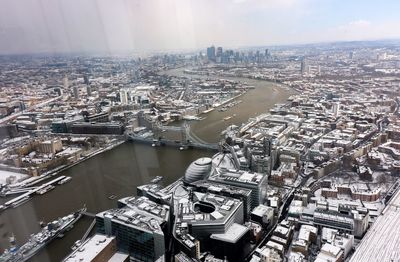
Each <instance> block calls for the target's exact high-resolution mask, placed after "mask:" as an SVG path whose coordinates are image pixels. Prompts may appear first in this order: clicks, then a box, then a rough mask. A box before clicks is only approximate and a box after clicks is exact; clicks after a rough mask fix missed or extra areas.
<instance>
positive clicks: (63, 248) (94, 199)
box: [0, 70, 293, 262]
mask: <svg viewBox="0 0 400 262" xmlns="http://www.w3.org/2000/svg"><path fill="white" fill-rule="evenodd" d="M167 73H168V74H171V75H182V74H183V73H182V70H174V71H168V72H167ZM192 77H194V76H192ZM224 78H226V79H228V77H224ZM229 79H234V80H238V81H243V82H247V83H248V84H249V85H253V86H255V89H252V90H250V91H249V92H247V93H246V94H245V95H243V96H241V97H240V98H239V99H240V100H242V101H243V102H242V103H240V104H238V105H236V106H234V107H232V108H230V109H228V110H227V111H225V112H218V111H217V110H215V111H213V112H210V113H208V114H206V115H204V116H205V117H206V119H204V120H202V121H194V122H192V123H191V128H192V131H193V132H194V133H195V134H196V135H197V136H199V137H200V138H202V139H203V140H205V141H208V142H217V141H218V140H219V138H220V137H219V134H220V133H221V131H222V130H224V129H225V128H226V127H227V126H229V125H231V124H235V125H240V124H241V123H242V122H245V121H247V119H248V118H249V117H251V116H255V115H258V114H260V113H264V112H267V111H268V109H270V108H271V107H272V106H273V105H274V104H275V103H281V102H284V101H285V100H286V99H287V98H288V97H289V96H290V95H291V94H293V91H291V90H289V89H286V88H281V87H279V86H277V85H275V84H274V83H270V82H266V81H261V80H249V79H245V78H229ZM234 114H235V115H236V116H235V117H233V118H231V119H230V120H227V121H223V118H224V117H226V116H232V115H234ZM178 124H179V123H178ZM212 154H213V153H212V152H210V151H204V150H197V149H190V150H185V151H179V150H178V149H177V148H175V147H151V146H148V145H144V144H134V143H132V142H126V143H124V144H122V145H119V146H117V147H115V148H113V149H112V150H109V151H106V152H103V153H101V154H98V155H96V156H94V157H92V158H90V159H88V160H86V161H84V162H82V163H80V164H78V165H76V166H73V167H71V168H70V169H67V170H65V171H63V172H61V174H60V175H66V176H71V177H72V180H71V181H70V182H69V183H66V184H64V185H60V186H57V187H56V188H55V189H54V190H53V191H50V192H49V193H46V194H45V195H42V196H34V197H33V199H32V200H31V201H29V202H27V203H25V204H23V205H21V206H19V207H17V208H15V209H13V208H10V209H7V210H5V211H4V212H3V213H1V214H0V252H2V251H3V250H4V249H5V248H8V247H9V242H8V237H9V236H10V235H11V234H14V235H15V237H16V239H17V243H18V244H20V245H21V244H23V243H24V242H25V241H26V240H27V239H28V238H29V235H30V234H32V233H36V232H38V231H39V230H40V227H39V223H38V222H39V221H44V222H46V223H47V222H50V221H52V220H54V219H56V218H58V217H61V216H64V215H67V214H69V213H71V212H73V211H76V210H78V209H80V208H82V207H83V206H84V205H86V207H87V209H88V211H89V212H91V213H96V212H99V211H103V210H106V209H110V208H115V207H116V206H117V203H116V202H117V199H119V198H122V197H125V196H130V195H135V194H136V187H137V186H138V185H141V184H145V183H148V182H149V181H150V180H151V179H153V178H154V177H156V176H163V177H164V180H163V183H164V184H165V185H167V184H169V183H171V182H173V181H175V180H176V179H177V178H179V177H181V176H182V175H183V174H184V172H185V170H186V168H187V166H188V165H189V164H190V163H191V162H192V161H194V160H195V159H197V158H199V157H202V156H211V155H212ZM110 195H115V196H116V197H117V198H116V199H115V200H110V199H109V198H108V197H109V196H110ZM1 202H4V201H1ZM91 221H92V220H91V219H90V218H87V217H84V218H82V219H81V220H80V221H78V222H77V223H76V224H75V226H74V228H73V229H72V230H71V231H69V232H67V233H65V236H64V237H63V238H62V239H56V240H54V241H53V242H51V243H50V244H49V245H48V246H47V247H46V248H44V249H43V250H42V251H40V253H38V254H37V255H36V256H34V257H33V259H31V261H35V262H46V261H60V260H61V259H62V258H64V257H65V256H66V255H67V254H68V253H69V252H70V251H71V249H70V247H71V246H72V245H73V243H74V242H75V241H76V240H79V239H80V238H81V237H82V236H83V235H84V233H85V231H86V229H87V228H88V226H89V224H90V223H91Z"/></svg>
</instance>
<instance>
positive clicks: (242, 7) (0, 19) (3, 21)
mask: <svg viewBox="0 0 400 262" xmlns="http://www.w3.org/2000/svg"><path fill="white" fill-rule="evenodd" d="M399 10H400V1H395V0H387V1H385V0H382V1H373V0H348V1H346V0H111V1H110V0H23V1H16V0H0V53H1V54H19V53H41V52H46V53H60V52H62V53H65V52H102V53H110V54H112V53H117V52H148V51H162V50H182V49H186V50H189V49H199V48H204V47H206V46H210V45H215V46H230V47H240V46H263V45H288V44H305V43H317V42H330V41H358V40H377V39H398V38H400V29H399V28H400V16H399V14H398V13H399Z"/></svg>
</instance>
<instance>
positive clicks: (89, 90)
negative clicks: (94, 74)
mask: <svg viewBox="0 0 400 262" xmlns="http://www.w3.org/2000/svg"><path fill="white" fill-rule="evenodd" d="M86 94H87V96H91V95H92V87H91V86H90V85H87V86H86Z"/></svg>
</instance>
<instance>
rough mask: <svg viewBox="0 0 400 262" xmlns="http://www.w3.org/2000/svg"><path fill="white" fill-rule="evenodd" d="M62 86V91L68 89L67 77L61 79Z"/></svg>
mask: <svg viewBox="0 0 400 262" xmlns="http://www.w3.org/2000/svg"><path fill="white" fill-rule="evenodd" d="M63 86H64V89H68V87H69V83H68V76H67V75H65V76H64V78H63Z"/></svg>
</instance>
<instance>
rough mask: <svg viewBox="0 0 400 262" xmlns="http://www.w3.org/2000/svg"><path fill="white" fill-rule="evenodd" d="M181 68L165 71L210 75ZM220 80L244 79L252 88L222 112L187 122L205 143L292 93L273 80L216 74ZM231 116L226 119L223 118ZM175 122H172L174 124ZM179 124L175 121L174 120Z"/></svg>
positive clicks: (266, 109)
mask: <svg viewBox="0 0 400 262" xmlns="http://www.w3.org/2000/svg"><path fill="white" fill-rule="evenodd" d="M183 70H184V69H183V68H178V69H173V70H168V71H165V72H164V73H165V74H167V75H173V76H185V77H189V78H201V79H206V78H212V77H210V76H198V75H189V74H184V73H183ZM219 78H223V79H229V80H235V81H240V82H246V83H247V84H248V85H250V86H254V87H255V88H254V89H251V90H249V91H248V92H247V93H245V94H244V95H243V96H241V97H239V98H237V100H242V103H240V104H237V105H236V106H234V107H231V108H229V109H228V110H226V111H224V112H219V111H218V110H214V111H211V112H210V113H207V114H204V115H202V117H205V119H203V120H201V121H191V130H192V132H193V133H195V134H196V135H197V136H198V137H199V138H201V139H202V140H204V141H206V142H214V143H215V142H218V141H219V140H220V134H221V132H222V131H223V130H225V129H226V128H227V127H228V126H230V125H238V126H240V124H242V123H244V122H246V121H247V120H248V119H249V117H252V116H257V115H259V114H261V113H266V112H268V110H269V109H271V108H272V107H273V106H274V105H275V104H276V103H284V102H285V101H286V100H287V98H288V97H289V96H290V95H293V94H294V93H295V92H294V91H293V90H292V89H289V88H286V87H282V86H280V85H277V84H275V83H273V82H269V81H263V80H256V79H248V78H243V77H219ZM229 116H231V117H232V118H230V119H229V120H224V118H225V117H229ZM176 124H177V123H173V125H176ZM178 124H179V123H178Z"/></svg>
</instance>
